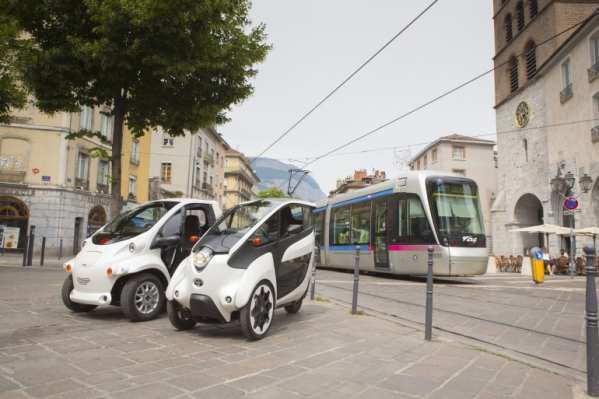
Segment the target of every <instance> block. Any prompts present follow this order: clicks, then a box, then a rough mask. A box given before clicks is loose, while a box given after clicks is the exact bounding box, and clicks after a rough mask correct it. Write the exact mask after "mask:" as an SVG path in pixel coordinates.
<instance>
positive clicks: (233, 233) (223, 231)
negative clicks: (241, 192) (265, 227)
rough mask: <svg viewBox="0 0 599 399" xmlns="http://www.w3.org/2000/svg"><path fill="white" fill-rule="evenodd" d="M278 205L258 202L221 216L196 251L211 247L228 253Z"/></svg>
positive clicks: (236, 208)
mask: <svg viewBox="0 0 599 399" xmlns="http://www.w3.org/2000/svg"><path fill="white" fill-rule="evenodd" d="M276 206H277V204H276V203H273V202H271V201H268V200H258V201H254V202H248V203H247V204H242V205H239V206H236V207H234V208H232V209H231V210H229V211H228V212H226V213H225V214H224V215H223V216H221V217H220V218H219V219H218V220H217V221H216V223H215V224H214V225H213V226H212V227H211V228H210V229H209V230H208V231H207V232H206V234H205V235H204V236H203V237H202V239H200V241H198V243H197V244H196V247H195V249H196V250H197V249H199V248H201V247H203V246H209V247H210V248H212V250H214V251H215V252H219V253H226V252H228V251H229V249H230V248H231V247H232V246H233V244H235V243H236V242H237V241H238V240H239V239H240V238H241V237H242V236H243V235H244V234H245V233H247V232H248V231H249V230H250V229H251V228H252V227H254V226H255V225H256V224H258V223H260V222H261V221H262V219H263V218H264V216H266V215H268V214H269V213H270V212H271V211H272V210H273V209H274V208H276Z"/></svg>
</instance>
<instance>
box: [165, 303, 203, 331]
mask: <svg viewBox="0 0 599 399" xmlns="http://www.w3.org/2000/svg"><path fill="white" fill-rule="evenodd" d="M166 311H167V312H168V319H169V320H170V321H171V324H172V325H173V327H175V328H176V329H177V330H179V331H183V330H189V329H192V328H193V327H194V326H195V325H196V322H195V320H193V319H190V318H187V317H185V315H184V314H183V312H182V308H181V305H179V303H178V302H177V301H166Z"/></svg>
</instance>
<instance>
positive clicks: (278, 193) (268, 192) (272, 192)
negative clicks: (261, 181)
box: [257, 187, 286, 198]
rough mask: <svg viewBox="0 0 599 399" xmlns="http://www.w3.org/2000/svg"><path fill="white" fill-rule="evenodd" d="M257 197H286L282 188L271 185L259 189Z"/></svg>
mask: <svg viewBox="0 0 599 399" xmlns="http://www.w3.org/2000/svg"><path fill="white" fill-rule="evenodd" d="M257 195H258V198H283V197H286V195H285V193H284V192H283V190H281V189H280V188H278V187H271V188H267V189H265V190H262V191H260V192H259V193H258V194H257Z"/></svg>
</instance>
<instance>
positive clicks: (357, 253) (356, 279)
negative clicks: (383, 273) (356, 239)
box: [351, 244, 360, 314]
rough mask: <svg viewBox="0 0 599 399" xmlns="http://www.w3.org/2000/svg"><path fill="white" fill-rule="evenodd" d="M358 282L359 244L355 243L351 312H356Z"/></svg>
mask: <svg viewBox="0 0 599 399" xmlns="http://www.w3.org/2000/svg"><path fill="white" fill-rule="evenodd" d="M359 282H360V246H359V245H357V244H356V260H355V262H354V290H353V295H352V300H351V314H356V313H357V312H358V283H359Z"/></svg>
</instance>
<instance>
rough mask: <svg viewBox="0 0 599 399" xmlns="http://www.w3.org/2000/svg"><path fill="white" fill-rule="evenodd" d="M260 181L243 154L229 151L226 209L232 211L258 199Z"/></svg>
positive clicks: (226, 163)
mask: <svg viewBox="0 0 599 399" xmlns="http://www.w3.org/2000/svg"><path fill="white" fill-rule="evenodd" d="M258 183H260V179H259V178H258V175H256V172H255V171H254V169H253V168H252V165H251V164H250V161H249V160H248V159H247V158H246V157H245V155H243V154H242V153H241V152H239V151H236V150H234V149H229V150H228V151H227V153H226V158H225V198H226V201H225V208H226V209H230V208H233V207H234V206H236V205H239V204H240V203H242V202H245V201H249V200H251V199H253V198H255V197H256V192H255V190H256V185H257V184H258Z"/></svg>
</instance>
